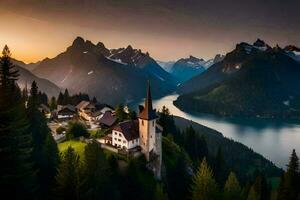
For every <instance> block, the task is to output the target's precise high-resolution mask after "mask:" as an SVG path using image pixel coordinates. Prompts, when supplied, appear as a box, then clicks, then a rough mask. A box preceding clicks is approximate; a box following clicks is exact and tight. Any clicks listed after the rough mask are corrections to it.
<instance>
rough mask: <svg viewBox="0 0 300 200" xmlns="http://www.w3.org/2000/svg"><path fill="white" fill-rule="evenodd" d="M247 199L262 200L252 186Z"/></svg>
mask: <svg viewBox="0 0 300 200" xmlns="http://www.w3.org/2000/svg"><path fill="white" fill-rule="evenodd" d="M247 200H262V199H260V198H259V194H258V193H257V192H256V191H255V188H254V186H252V187H251V188H250V191H249V194H248V198H247Z"/></svg>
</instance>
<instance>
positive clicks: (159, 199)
mask: <svg viewBox="0 0 300 200" xmlns="http://www.w3.org/2000/svg"><path fill="white" fill-rule="evenodd" d="M153 199H154V200H168V195H167V194H166V193H164V190H163V187H162V185H160V184H156V188H155V193H154V198H153Z"/></svg>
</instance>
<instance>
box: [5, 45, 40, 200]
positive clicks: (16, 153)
mask: <svg viewBox="0 0 300 200" xmlns="http://www.w3.org/2000/svg"><path fill="white" fill-rule="evenodd" d="M10 56H11V54H10V51H9V48H8V47H7V46H5V47H4V49H3V52H2V57H1V59H0V122H1V125H0V160H1V164H0V193H1V196H2V197H9V198H10V199H35V193H36V190H37V188H38V185H37V183H36V176H35V171H34V169H33V162H32V157H31V153H32V152H31V149H32V144H31V140H32V138H31V134H30V132H29V130H28V121H27V118H26V114H25V105H24V102H23V101H22V99H21V91H20V89H19V88H18V86H17V85H16V81H17V78H18V76H19V75H18V71H17V70H15V69H14V66H13V64H12V63H11V59H10Z"/></svg>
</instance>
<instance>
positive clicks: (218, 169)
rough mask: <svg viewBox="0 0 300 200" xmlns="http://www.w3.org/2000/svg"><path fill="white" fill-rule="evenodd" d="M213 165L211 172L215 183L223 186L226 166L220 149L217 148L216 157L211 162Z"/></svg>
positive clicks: (226, 172) (226, 170) (226, 171)
mask: <svg viewBox="0 0 300 200" xmlns="http://www.w3.org/2000/svg"><path fill="white" fill-rule="evenodd" d="M212 163H213V171H214V174H215V177H216V181H217V182H218V183H219V184H220V185H223V184H224V182H225V181H226V174H228V169H227V165H226V162H225V159H224V156H223V151H222V148H221V147H219V148H218V152H217V155H216V156H215V159H214V160H213V161H212Z"/></svg>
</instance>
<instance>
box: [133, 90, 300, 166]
mask: <svg viewBox="0 0 300 200" xmlns="http://www.w3.org/2000/svg"><path fill="white" fill-rule="evenodd" d="M177 97H178V95H177V94H172V95H168V96H165V97H162V98H160V99H156V100H153V107H154V108H156V109H161V108H162V107H163V106H164V105H165V106H166V107H167V108H169V110H170V112H171V114H173V115H176V116H180V117H183V118H185V119H189V120H192V121H194V122H197V123H199V124H202V125H204V126H207V127H210V128H212V129H215V130H217V131H219V132H221V133H222V134H223V135H224V136H225V137H227V138H231V139H233V140H235V141H239V142H241V143H243V144H245V145H246V146H248V147H250V148H252V149H253V150H254V151H255V152H258V153H260V154H262V155H263V156H264V157H266V158H267V159H269V160H271V161H272V162H273V163H275V164H276V165H277V166H278V167H282V168H285V166H286V164H287V163H288V160H289V156H290V154H291V152H292V149H296V151H297V154H298V155H299V156H300V121H286V122H283V121H282V120H273V119H228V118H222V117H216V116H212V115H208V114H199V113H186V112H184V111H181V110H180V109H178V108H177V107H175V106H174V105H173V101H174V100H176V99H177ZM138 104H142V101H141V102H139V103H134V104H131V105H130V107H132V106H134V107H135V106H137V105H138ZM135 108H136V107H135Z"/></svg>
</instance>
